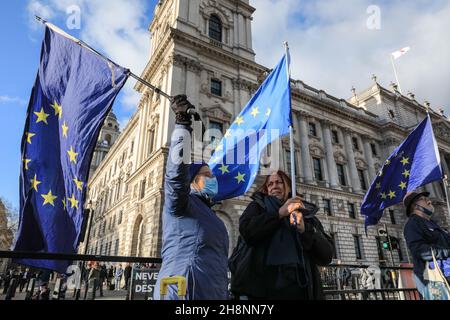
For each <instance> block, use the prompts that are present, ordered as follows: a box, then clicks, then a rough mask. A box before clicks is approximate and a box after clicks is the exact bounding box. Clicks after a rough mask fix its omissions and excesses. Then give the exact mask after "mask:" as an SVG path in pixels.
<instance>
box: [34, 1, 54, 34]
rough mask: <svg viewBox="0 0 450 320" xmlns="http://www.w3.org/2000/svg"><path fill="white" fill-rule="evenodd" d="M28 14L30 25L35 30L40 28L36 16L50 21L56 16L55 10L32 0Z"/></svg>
mask: <svg viewBox="0 0 450 320" xmlns="http://www.w3.org/2000/svg"><path fill="white" fill-rule="evenodd" d="M27 12H28V23H29V26H30V28H32V29H33V30H37V29H38V28H40V25H39V24H38V23H36V20H35V16H39V17H41V18H43V19H45V20H50V19H51V18H53V16H54V11H53V9H52V8H50V6H48V5H45V4H44V3H42V2H41V1H38V0H31V1H29V2H28V6H27Z"/></svg>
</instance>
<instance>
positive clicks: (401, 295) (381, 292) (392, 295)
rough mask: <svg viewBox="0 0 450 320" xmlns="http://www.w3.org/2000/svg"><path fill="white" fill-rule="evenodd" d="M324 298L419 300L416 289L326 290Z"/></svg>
mask: <svg viewBox="0 0 450 320" xmlns="http://www.w3.org/2000/svg"><path fill="white" fill-rule="evenodd" d="M324 293H325V299H326V300H421V297H420V295H419V292H418V291H417V289H413V288H408V289H375V290H326V291H325V292H324Z"/></svg>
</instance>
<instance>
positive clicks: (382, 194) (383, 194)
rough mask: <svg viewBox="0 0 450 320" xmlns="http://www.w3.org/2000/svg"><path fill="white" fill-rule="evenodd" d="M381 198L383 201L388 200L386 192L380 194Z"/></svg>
mask: <svg viewBox="0 0 450 320" xmlns="http://www.w3.org/2000/svg"><path fill="white" fill-rule="evenodd" d="M380 196H381V199H383V200H386V199H387V195H386V193H384V192H382V193H380Z"/></svg>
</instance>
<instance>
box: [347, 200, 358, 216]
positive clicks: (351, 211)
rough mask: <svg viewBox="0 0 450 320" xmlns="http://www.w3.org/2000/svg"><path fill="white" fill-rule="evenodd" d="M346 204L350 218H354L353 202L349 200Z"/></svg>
mask: <svg viewBox="0 0 450 320" xmlns="http://www.w3.org/2000/svg"><path fill="white" fill-rule="evenodd" d="M347 205H348V216H349V217H350V218H352V219H356V211H355V204H354V203H350V202H349V203H348V204H347Z"/></svg>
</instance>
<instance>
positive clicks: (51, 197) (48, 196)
mask: <svg viewBox="0 0 450 320" xmlns="http://www.w3.org/2000/svg"><path fill="white" fill-rule="evenodd" d="M41 196H42V198H44V200H45V201H44V204H43V205H42V206H45V205H46V204H50V205H52V206H53V207H54V206H55V199H57V198H58V197H57V196H54V195H53V194H52V190H50V192H49V193H48V194H42V195H41Z"/></svg>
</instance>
